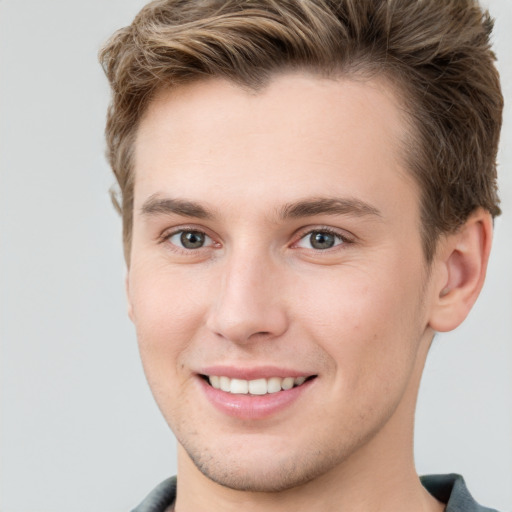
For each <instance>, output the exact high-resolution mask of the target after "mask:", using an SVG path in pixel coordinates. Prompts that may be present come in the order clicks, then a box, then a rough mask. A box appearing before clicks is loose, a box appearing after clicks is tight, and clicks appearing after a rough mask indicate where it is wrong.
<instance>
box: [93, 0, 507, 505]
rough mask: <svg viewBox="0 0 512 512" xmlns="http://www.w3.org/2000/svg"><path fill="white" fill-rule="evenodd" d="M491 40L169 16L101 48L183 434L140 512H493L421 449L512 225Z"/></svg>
mask: <svg viewBox="0 0 512 512" xmlns="http://www.w3.org/2000/svg"><path fill="white" fill-rule="evenodd" d="M491 28H492V22H491V21H490V19H489V17H488V15H487V14H483V13H482V12H481V10H480V7H479V6H478V4H477V3H476V2H475V1H471V0H465V1H464V0H457V1H455V0H453V1H446V0H442V1H441V0H422V1H420V0H418V1H411V0H407V1H406V0H395V1H391V0H389V1H384V0H383V1H378V0H337V1H330V0H304V1H299V0H295V1H292V0H285V1H279V2H277V1H273V0H249V1H245V2H239V1H218V0H217V1H216V0H211V1H205V2H202V1H201V2H184V1H178V0H159V1H156V2H152V3H150V4H148V5H147V6H146V7H145V8H144V9H143V10H142V11H141V12H140V13H139V15H138V16H137V17H136V18H135V20H134V22H133V23H132V25H131V26H129V27H126V28H124V29H122V30H120V31H119V32H117V33H116V34H115V35H114V36H113V38H112V39H111V40H110V42H109V43H108V44H107V46H106V47H105V48H104V50H103V51H102V54H101V60H102V63H103V66H104V68H105V70H106V73H107V76H108V78H109V80H110V83H111V85H112V89H113V96H112V105H111V108H110V111H109V116H108V121H107V141H108V154H109V158H110V162H111V165H112V168H113V170H114V173H115V175H116V177H117V180H118V182H119V185H120V190H121V198H120V200H119V202H118V206H119V209H120V211H121V213H122V216H123V234H124V247H125V256H126V260H127V265H128V275H127V296H128V302H129V313H130V317H131V319H132V321H133V322H134V324H135V327H136V330H137V335H138V340H139V346H140V352H141V357H142V362H143V365H144V369H145V372H146V376H147V379H148V382H149V384H150V387H151V389H152V391H153V394H154V396H155V399H156V401H157V403H158V405H159V407H160V409H161V411H162V414H163V415H164V417H165V419H166V421H167V423H168V424H169V426H170V427H171V429H172V430H173V432H174V434H175V435H176V438H177V440H178V478H177V480H176V479H174V478H173V479H170V480H168V481H166V482H163V483H162V484H161V485H160V486H159V487H157V488H156V489H155V490H154V491H153V492H152V493H151V494H150V495H149V496H148V498H146V500H144V502H143V503H141V505H140V506H139V507H138V508H137V509H136V511H138V512H143V511H155V512H156V511H166V510H176V511H178V512H182V511H187V512H192V511H202V510H213V511H215V510H248V511H252V510H263V509H264V510H266V511H274V510H275V511H288V510H290V511H291V510H293V511H302V510H304V511H305V510H308V511H310V510H318V511H320V510H321V511H329V510H333V511H334V510H351V511H359V510H361V511H363V510H364V511H374V510H375V511H377V510H378V511H388V510H389V511H391V510H393V511H401V510H404V511H405V510H407V511H411V510H418V511H420V510H422V511H426V510H428V511H435V510H437V511H440V510H443V509H446V510H447V511H462V510H464V511H470V510H475V511H476V510H489V509H484V508H482V507H480V506H479V505H477V504H476V502H475V501H474V500H473V499H472V498H471V495H470V494H469V492H468V491H467V489H466V488H465V484H464V481H463V480H462V478H461V477H459V476H453V475H451V476H444V477H442V476H441V477H440V476H437V477H426V478H423V479H422V480H420V479H419V478H418V476H417V474H416V471H415V468H414V460H413V450H412V444H413V420H414V409H415V402H416V397H417V392H418V387H419V383H420V379H421V374H422V370H423V366H424V363H425V359H426V356H427V353H428V350H429V347H430V345H431V342H432V339H433V337H434V334H435V332H438V331H441V332H442V331H449V330H452V329H454V328H456V327H457V326H458V325H459V324H460V323H461V322H462V321H463V320H464V318H465V317H466V315H467V314H468V312H469V310H470V309H471V307H472V305H473V304H474V302H475V300H476V298H477V296H478V293H479V292H480V289H481V287H482V285H483V281H484V278H485V270H486V266H487V260H488V256H489V251H490V246H491V238H492V218H493V216H495V215H497V214H499V212H500V210H499V206H498V202H499V201H498V197H497V191H496V165H495V160H496V151H497V144H498V138H499V130H500V124H501V111H502V96H501V93H500V87H499V80H498V76H497V72H496V70H495V67H494V56H493V54H492V52H491V50H490V46H489V36H490V32H491Z"/></svg>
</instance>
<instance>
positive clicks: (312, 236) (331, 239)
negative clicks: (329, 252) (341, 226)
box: [297, 230, 343, 251]
mask: <svg viewBox="0 0 512 512" xmlns="http://www.w3.org/2000/svg"><path fill="white" fill-rule="evenodd" d="M342 243H343V238H342V237H341V236H340V235H336V234H335V233H331V232H329V231H321V230H318V231H311V232H310V233H308V234H307V235H306V236H304V237H303V238H302V239H301V240H300V241H299V243H298V244H297V245H298V246H299V247H304V248H306V249H315V250H317V251H322V250H326V249H331V248H332V247H335V246H336V245H340V244H342Z"/></svg>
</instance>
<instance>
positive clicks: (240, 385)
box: [229, 379, 249, 395]
mask: <svg viewBox="0 0 512 512" xmlns="http://www.w3.org/2000/svg"><path fill="white" fill-rule="evenodd" d="M229 391H230V392H231V393H234V394H235V395H246V394H247V393H249V382H247V381H246V380H242V379H231V388H230V390H229Z"/></svg>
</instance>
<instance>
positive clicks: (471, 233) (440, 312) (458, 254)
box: [429, 208, 492, 332]
mask: <svg viewBox="0 0 512 512" xmlns="http://www.w3.org/2000/svg"><path fill="white" fill-rule="evenodd" d="M491 242H492V218H491V215H490V213H489V212H487V211H486V210H484V209H482V208H479V209H478V210H476V211H475V212H474V213H473V214H471V215H470V217H469V218H468V220H467V221H466V222H465V223H464V224H463V225H462V226H461V227H460V228H459V229H458V230H457V231H456V232H455V233H453V234H448V235H445V237H444V238H443V239H442V240H440V242H439V244H440V246H439V247H438V251H437V253H436V258H435V259H436V261H435V268H436V270H435V271H436V273H437V275H438V278H437V280H435V281H434V286H435V289H434V290H433V307H432V310H431V315H430V321H429V326H430V327H431V328H432V329H434V330H435V331H438V332H446V331H451V330H452V329H455V328H456V327H457V326H459V325H460V324H461V323H462V322H463V320H464V319H465V318H466V316H467V315H468V313H469V311H470V310H471V308H472V306H473V304H474V303H475V301H476V299H477V297H478V295H479V293H480V290H481V289H482V286H483V284H484V280H485V274H486V270H487V262H488V260H489V253H490V250H491Z"/></svg>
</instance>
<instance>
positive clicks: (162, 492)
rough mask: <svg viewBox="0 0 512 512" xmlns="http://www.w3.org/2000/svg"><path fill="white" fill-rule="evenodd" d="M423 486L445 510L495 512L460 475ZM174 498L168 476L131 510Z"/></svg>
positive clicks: (150, 511)
mask: <svg viewBox="0 0 512 512" xmlns="http://www.w3.org/2000/svg"><path fill="white" fill-rule="evenodd" d="M420 480H421V483H422V484H423V487H425V489H427V491H428V492H429V493H430V494H432V496H434V497H435V498H437V499H438V500H439V501H441V502H442V503H446V509H445V512H497V511H496V510H494V509H491V508H486V507H482V506H481V505H479V504H478V503H477V502H476V501H475V500H474V499H473V497H472V496H471V494H470V493H469V491H468V489H467V487H466V483H465V482H464V479H463V478H462V477H461V476H460V475H455V474H451V475H427V476H422V477H420ZM175 500H176V477H175V476H174V477H172V478H168V479H167V480H164V481H163V482H162V483H161V484H159V485H158V486H157V487H155V489H153V491H151V492H150V493H149V495H148V496H147V497H146V498H145V499H144V501H142V503H141V504H140V505H139V506H138V507H136V508H134V509H133V510H132V512H168V511H169V510H173V505H174V501H175Z"/></svg>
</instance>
